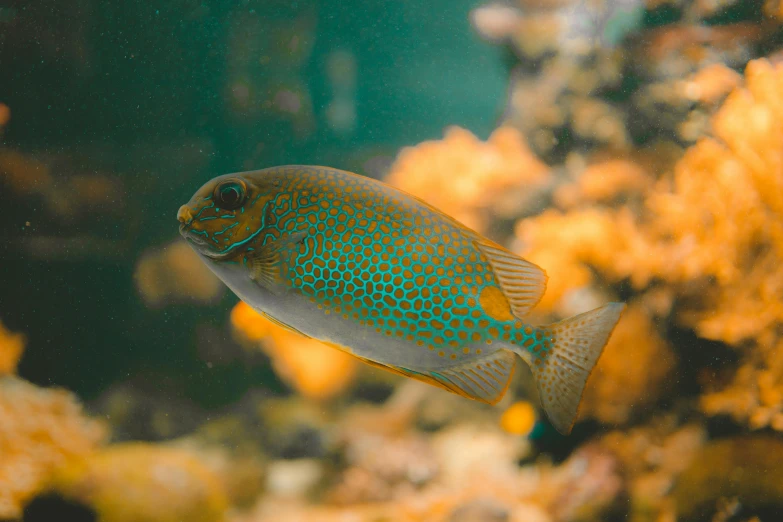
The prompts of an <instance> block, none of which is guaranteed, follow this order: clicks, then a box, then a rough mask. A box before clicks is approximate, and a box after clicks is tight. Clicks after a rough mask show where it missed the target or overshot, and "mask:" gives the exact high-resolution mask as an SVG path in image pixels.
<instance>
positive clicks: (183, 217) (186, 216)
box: [177, 205, 193, 225]
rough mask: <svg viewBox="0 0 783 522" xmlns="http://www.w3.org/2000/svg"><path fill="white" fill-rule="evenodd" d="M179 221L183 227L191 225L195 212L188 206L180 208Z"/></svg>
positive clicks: (178, 212)
mask: <svg viewBox="0 0 783 522" xmlns="http://www.w3.org/2000/svg"><path fill="white" fill-rule="evenodd" d="M177 221H179V222H180V223H182V224H183V225H189V224H190V222H191V221H193V212H191V211H190V208H189V207H188V206H187V205H182V206H181V207H179V210H178V211H177Z"/></svg>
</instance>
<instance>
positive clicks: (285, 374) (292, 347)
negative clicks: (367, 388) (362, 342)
mask: <svg viewBox="0 0 783 522" xmlns="http://www.w3.org/2000/svg"><path fill="white" fill-rule="evenodd" d="M231 324H232V325H233V326H234V328H235V329H237V330H238V331H239V332H240V333H241V335H242V336H243V337H244V338H246V339H247V340H249V341H251V342H254V343H258V342H260V346H261V347H262V348H263V349H264V351H265V352H266V353H267V354H269V356H270V357H271V358H272V362H273V364H274V368H275V370H276V371H277V373H278V374H279V375H280V377H281V378H282V379H283V380H285V381H286V382H287V383H288V384H290V385H291V386H293V387H294V389H296V390H297V391H298V392H299V393H301V394H302V395H304V396H305V397H308V398H311V399H320V400H322V399H328V398H331V397H334V396H336V395H338V394H339V393H341V392H342V391H344V390H345V389H346V387H347V386H348V385H349V384H351V382H353V378H354V375H355V373H356V369H357V365H358V364H359V363H358V360H357V359H355V358H354V357H353V356H351V355H348V354H346V353H343V352H341V351H339V350H337V349H335V348H331V347H329V346H326V345H324V344H323V343H320V342H318V341H316V340H314V339H308V338H306V337H303V336H301V335H299V334H297V333H294V332H291V331H289V330H287V329H285V328H283V327H281V326H278V325H277V324H274V323H272V322H271V321H270V320H269V319H266V318H265V317H263V316H261V315H260V314H258V313H256V312H255V311H254V310H253V309H252V308H250V306H248V305H247V304H245V303H244V302H239V303H238V304H237V305H236V306H235V307H234V309H233V310H232V311H231Z"/></svg>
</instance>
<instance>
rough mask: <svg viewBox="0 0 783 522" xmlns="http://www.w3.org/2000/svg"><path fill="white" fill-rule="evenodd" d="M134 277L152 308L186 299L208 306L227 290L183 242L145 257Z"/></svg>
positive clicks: (143, 255)
mask: <svg viewBox="0 0 783 522" xmlns="http://www.w3.org/2000/svg"><path fill="white" fill-rule="evenodd" d="M134 277H135V279H136V286H137V288H138V290H139V293H140V294H141V296H142V298H143V299H144V301H146V302H147V303H148V304H149V305H150V306H160V305H162V304H164V303H167V302H177V301H183V300H184V301H188V300H190V301H195V302H207V303H208V302H210V301H214V300H216V299H218V298H219V297H220V296H221V295H222V294H223V291H224V290H223V284H222V283H221V282H220V280H219V279H218V278H217V277H216V276H215V275H214V274H212V272H210V270H209V268H207V266H206V265H205V264H204V263H202V262H201V260H200V259H199V258H198V255H197V254H196V253H195V252H194V251H193V249H192V248H190V246H188V244H187V243H185V242H184V241H182V240H177V241H175V242H173V243H171V244H169V245H166V246H164V247H161V248H159V249H156V250H151V251H148V252H145V253H144V254H142V256H141V258H140V259H139V261H138V263H137V264H136V273H135V274H134Z"/></svg>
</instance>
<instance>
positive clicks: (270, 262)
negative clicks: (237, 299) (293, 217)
mask: <svg viewBox="0 0 783 522" xmlns="http://www.w3.org/2000/svg"><path fill="white" fill-rule="evenodd" d="M305 235H307V233H306V232H296V233H294V234H290V235H288V236H283V237H281V238H280V239H277V240H275V241H271V242H268V243H266V244H264V246H262V247H261V248H259V249H258V250H255V251H252V252H247V253H246V254H245V255H246V256H247V260H248V266H249V267H250V279H252V280H253V281H255V282H256V283H258V284H259V285H261V286H263V287H264V288H266V289H267V290H271V291H273V290H274V289H275V287H276V286H277V285H278V284H279V283H280V280H281V277H280V276H281V263H280V254H281V252H282V251H283V250H285V249H286V248H287V247H290V246H291V245H293V244H296V243H298V242H299V241H301V240H302V238H304V236H305Z"/></svg>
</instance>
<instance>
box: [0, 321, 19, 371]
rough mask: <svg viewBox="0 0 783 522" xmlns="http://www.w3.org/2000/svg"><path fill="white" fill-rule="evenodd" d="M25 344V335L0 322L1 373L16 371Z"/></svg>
mask: <svg viewBox="0 0 783 522" xmlns="http://www.w3.org/2000/svg"><path fill="white" fill-rule="evenodd" d="M24 345H25V338H24V335H22V334H18V333H13V332H11V331H9V330H7V329H6V328H5V327H4V326H3V323H0V375H4V374H13V373H16V366H17V364H19V359H20V358H21V357H22V352H23V351H24Z"/></svg>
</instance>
